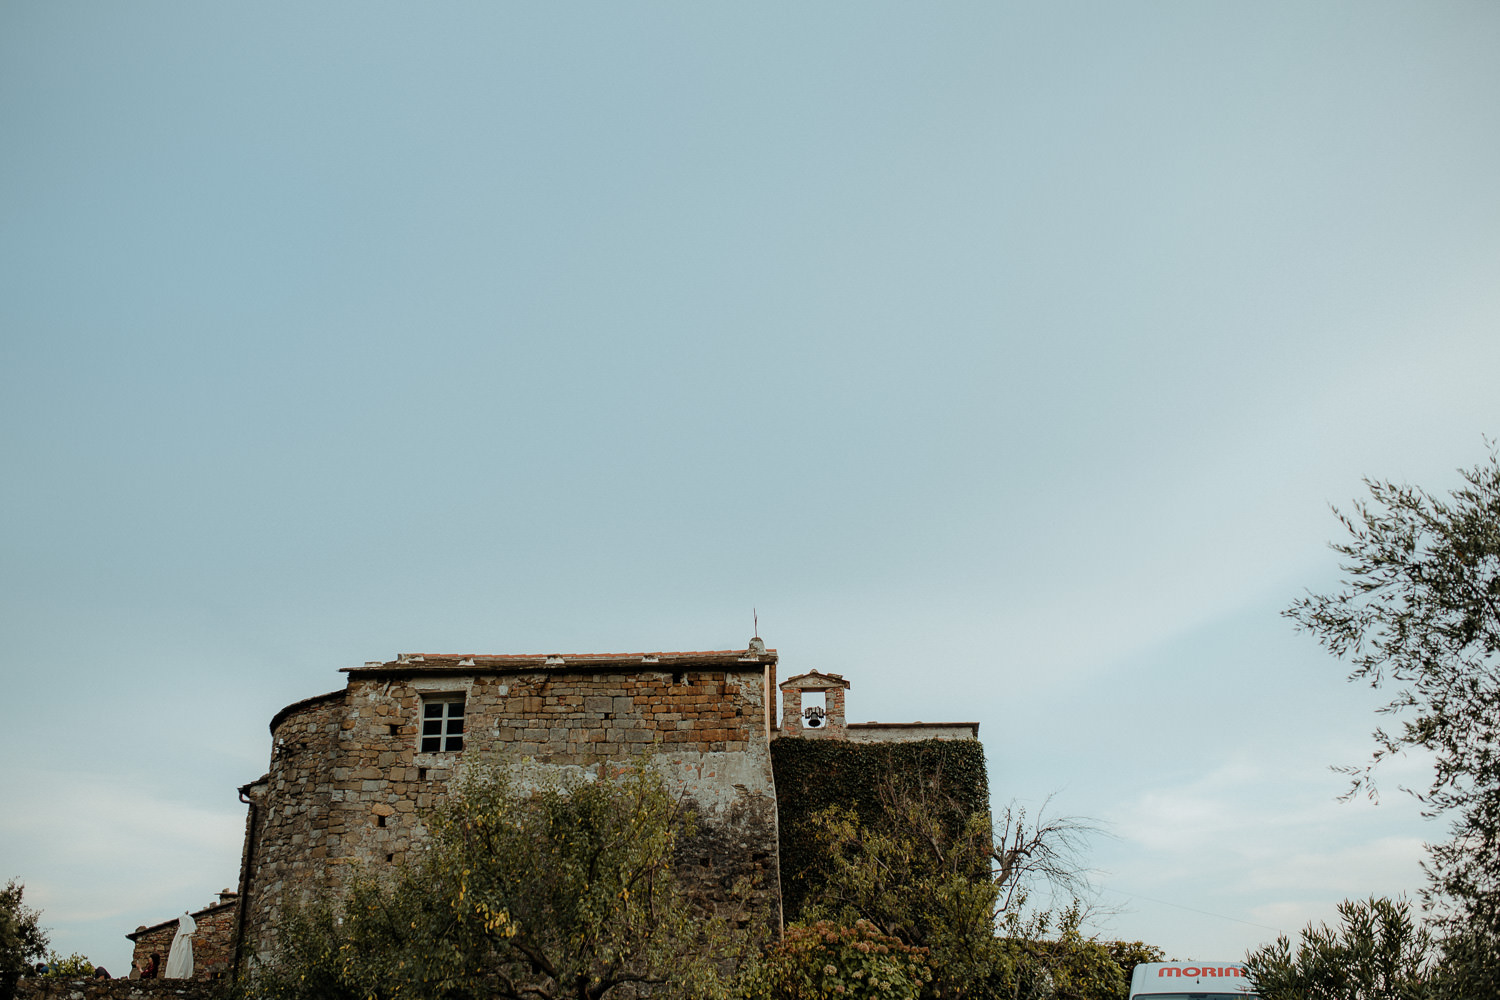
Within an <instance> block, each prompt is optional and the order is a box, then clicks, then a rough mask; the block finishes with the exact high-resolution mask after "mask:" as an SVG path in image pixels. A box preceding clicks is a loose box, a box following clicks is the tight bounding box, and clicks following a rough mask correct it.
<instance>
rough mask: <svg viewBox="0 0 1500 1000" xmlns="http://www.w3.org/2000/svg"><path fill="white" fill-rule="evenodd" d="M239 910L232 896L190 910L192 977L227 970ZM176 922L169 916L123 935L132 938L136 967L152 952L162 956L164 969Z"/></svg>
mask: <svg viewBox="0 0 1500 1000" xmlns="http://www.w3.org/2000/svg"><path fill="white" fill-rule="evenodd" d="M238 914H239V905H238V904H237V903H236V902H234V901H232V900H231V901H229V902H224V903H219V904H217V905H215V906H210V907H207V908H206V909H202V910H199V911H198V912H197V913H194V914H193V922H194V923H195V924H197V926H198V929H197V930H195V931H194V932H193V978H194V979H215V978H218V977H219V976H224V975H228V974H229V968H230V962H231V960H232V957H233V953H234V929H235V923H236V917H237V916H238ZM177 923H178V922H177V921H176V920H168V921H167V922H166V923H162V924H156V925H155V926H153V927H149V928H147V929H146V930H145V931H136V932H135V933H134V934H127V935H125V936H126V937H128V938H130V939H131V940H132V941H134V942H135V951H134V953H133V954H132V955H131V956H130V960H131V963H132V964H133V965H135V966H136V967H137V968H139V967H141V966H143V965H145V964H147V963H148V962H150V960H151V953H152V952H155V953H156V954H158V955H160V956H161V968H163V969H165V968H166V967H167V955H168V954H169V953H170V952H171V950H172V939H173V938H175V937H176V936H177ZM125 971H128V970H125Z"/></svg>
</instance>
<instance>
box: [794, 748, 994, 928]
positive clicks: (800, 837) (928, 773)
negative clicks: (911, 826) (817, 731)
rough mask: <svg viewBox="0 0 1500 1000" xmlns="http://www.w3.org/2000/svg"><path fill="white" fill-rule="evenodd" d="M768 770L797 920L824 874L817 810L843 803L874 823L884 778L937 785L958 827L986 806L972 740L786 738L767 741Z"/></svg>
mask: <svg viewBox="0 0 1500 1000" xmlns="http://www.w3.org/2000/svg"><path fill="white" fill-rule="evenodd" d="M771 765H772V768H773V771H774V774H775V778H776V808H777V814H778V824H779V826H780V839H781V899H782V907H783V912H784V913H785V916H786V919H787V920H788V921H792V920H796V919H798V918H800V917H801V915H802V912H803V909H804V908H805V906H806V902H807V897H808V894H809V892H811V891H812V890H813V889H814V888H815V887H816V885H817V884H818V882H819V880H820V876H821V875H822V874H823V872H824V868H825V866H824V864H823V859H822V852H821V850H820V849H819V848H818V845H817V837H816V832H815V830H814V828H813V824H812V817H813V815H814V814H815V813H817V812H819V811H821V810H823V809H826V808H828V807H829V806H842V807H844V808H846V809H852V810H854V811H855V813H857V814H858V816H859V817H860V819H861V820H862V821H865V822H874V821H876V820H877V819H878V818H879V816H880V811H881V803H880V797H879V789H880V785H881V783H882V781H884V780H886V779H895V780H897V781H900V782H910V781H920V782H928V781H933V780H939V781H941V783H942V786H943V788H944V790H945V792H946V793H947V796H948V797H949V798H950V800H951V801H952V802H953V803H954V810H953V816H952V817H951V821H952V822H954V823H956V824H958V825H959V826H961V825H962V824H963V823H964V822H965V821H967V820H968V818H969V816H971V815H973V814H974V813H976V812H988V811H989V807H990V806H989V803H990V791H989V779H988V777H987V776H986V773H985V767H984V745H983V744H982V743H980V742H979V741H978V740H913V741H910V742H902V743H851V742H848V741H846V740H830V739H807V738H796V737H790V738H783V739H776V740H772V741H771Z"/></svg>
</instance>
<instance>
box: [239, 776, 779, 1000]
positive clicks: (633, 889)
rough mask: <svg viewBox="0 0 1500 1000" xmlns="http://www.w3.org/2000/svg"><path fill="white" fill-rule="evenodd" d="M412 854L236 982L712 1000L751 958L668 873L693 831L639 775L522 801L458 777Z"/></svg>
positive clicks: (529, 997) (334, 995)
mask: <svg viewBox="0 0 1500 1000" xmlns="http://www.w3.org/2000/svg"><path fill="white" fill-rule="evenodd" d="M428 826H429V830H430V843H429V846H428V848H427V849H426V850H425V851H424V852H423V853H422V855H421V857H420V858H419V859H418V860H417V861H415V862H412V863H410V864H407V865H403V866H401V867H399V868H397V869H396V870H395V872H394V873H393V874H391V875H389V876H386V877H377V876H375V875H373V874H371V873H368V872H365V873H360V874H356V875H355V876H354V877H353V878H352V879H351V880H350V882H349V884H348V886H347V889H346V892H345V896H344V899H343V901H342V902H341V903H324V904H322V905H315V906H312V907H309V908H305V909H302V910H300V911H298V912H296V913H294V914H291V915H290V916H288V917H287V918H286V919H285V920H284V921H283V925H282V927H281V928H280V954H279V957H278V960H277V961H275V962H273V963H272V964H271V965H269V966H268V967H265V968H263V969H261V970H259V972H258V974H257V975H255V976H253V977H252V979H251V980H250V982H249V983H248V985H247V989H248V992H249V993H250V994H251V995H253V996H264V997H268V998H287V1000H301V998H307V1000H313V998H320V1000H339V998H346V997H347V998H350V1000H355V998H358V1000H386V998H392V1000H394V998H408V997H409V998H414V1000H426V998H434V1000H470V998H473V1000H478V998H491V997H498V998H507V1000H549V998H562V997H571V998H576V1000H605V998H610V1000H613V998H617V997H618V998H624V997H631V996H638V995H640V996H651V997H659V998H681V1000H689V998H697V997H704V998H710V997H716V996H721V995H723V994H724V992H725V990H726V989H727V979H726V975H727V972H728V970H729V969H730V968H732V966H734V964H735V963H736V961H737V959H738V958H739V957H740V956H741V955H742V954H743V953H744V952H745V951H746V948H747V945H748V944H749V942H748V939H747V935H745V934H744V933H741V932H738V931H736V930H735V929H734V927H733V923H734V921H733V920H732V919H731V918H730V917H719V916H715V915H713V914H710V913H706V912H701V911H699V910H697V909H695V907H694V906H693V904H692V903H690V901H689V899H688V897H687V896H686V895H685V894H684V892H683V890H682V888H681V887H680V886H679V884H678V882H677V880H676V878H675V876H674V873H673V853H674V850H675V849H676V847H677V845H678V844H679V843H680V841H681V840H682V838H684V837H686V836H688V835H690V834H691V831H692V817H691V816H690V815H688V814H687V813H685V812H684V810H683V809H682V808H681V806H680V803H679V802H678V801H676V800H675V799H674V798H673V797H672V796H671V795H670V794H669V793H668V792H667V791H666V790H665V789H664V788H663V786H662V782H661V779H660V777H659V776H658V775H657V774H656V773H655V772H654V771H653V770H651V769H650V768H649V767H648V766H640V767H634V768H631V769H628V770H627V771H626V773H625V774H623V775H622V776H620V777H619V778H618V779H616V780H607V779H599V780H585V779H583V778H581V777H580V778H575V779H572V780H563V779H558V780H553V781H550V782H549V783H546V784H544V785H542V786H541V787H539V788H532V789H530V790H529V791H523V790H522V789H520V788H518V787H517V786H516V784H515V783H514V782H513V781H512V780H511V779H509V778H508V777H507V776H506V772H505V771H503V770H500V769H485V768H476V769H473V770H471V771H470V772H469V774H468V776H467V777H466V778H465V779H463V780H462V781H461V782H460V783H459V784H458V787H457V788H456V789H454V790H453V791H452V792H450V794H449V796H448V797H447V798H446V799H445V801H444V803H443V804H442V805H440V806H439V807H438V808H437V809H436V810H435V811H434V812H433V813H432V814H431V815H430V816H429V817H428Z"/></svg>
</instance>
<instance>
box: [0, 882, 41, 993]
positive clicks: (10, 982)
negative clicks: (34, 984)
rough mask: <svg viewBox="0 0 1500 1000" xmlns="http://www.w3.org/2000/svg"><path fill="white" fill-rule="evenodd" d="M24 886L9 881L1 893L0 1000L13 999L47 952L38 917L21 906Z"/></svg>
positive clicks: (0, 890) (39, 916)
mask: <svg viewBox="0 0 1500 1000" xmlns="http://www.w3.org/2000/svg"><path fill="white" fill-rule="evenodd" d="M24 891H25V886H23V885H21V884H20V883H19V882H17V881H15V880H14V879H12V880H11V881H10V882H7V883H6V884H5V888H4V889H0V1000H11V998H13V997H14V996H15V995H16V983H17V982H18V981H19V980H20V978H21V974H22V973H23V972H24V971H25V970H27V969H28V968H30V967H31V963H32V962H34V961H36V960H37V959H39V958H41V957H42V955H44V954H45V953H46V951H47V934H46V932H45V931H43V930H42V928H41V925H40V924H39V923H38V921H39V920H40V919H41V915H40V914H39V913H37V911H36V910H33V909H31V908H29V907H28V906H26V904H25V903H23V902H22V896H23V894H24Z"/></svg>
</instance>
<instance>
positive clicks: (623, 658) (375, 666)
mask: <svg viewBox="0 0 1500 1000" xmlns="http://www.w3.org/2000/svg"><path fill="white" fill-rule="evenodd" d="M775 660H776V650H774V649H766V650H760V651H751V650H748V649H697V650H669V651H666V650H664V651H661V652H655V653H645V652H643V653H402V654H400V655H399V656H397V657H396V658H395V659H394V660H386V661H384V662H381V661H375V660H372V661H370V662H367V663H365V664H364V665H363V666H360V667H344V668H343V672H344V673H349V674H360V673H366V672H370V673H392V672H398V671H399V672H406V671H421V670H445V671H454V670H467V669H484V668H486V667H488V668H499V669H506V668H510V669H515V668H525V669H536V668H547V667H564V668H565V667H573V666H579V665H586V666H595V667H600V666H610V667H621V668H623V667H631V668H635V669H639V668H640V666H642V665H649V664H652V663H663V664H669V663H675V664H678V665H683V666H686V665H691V664H693V663H739V662H744V661H751V662H757V663H760V662H766V663H769V662H774V661H775Z"/></svg>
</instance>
